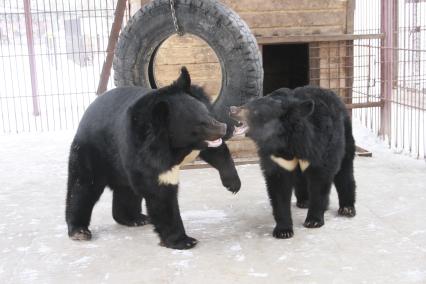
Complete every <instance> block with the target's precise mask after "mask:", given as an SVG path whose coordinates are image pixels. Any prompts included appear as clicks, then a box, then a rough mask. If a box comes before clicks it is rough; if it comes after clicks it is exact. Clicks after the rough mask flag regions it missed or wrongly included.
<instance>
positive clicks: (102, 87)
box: [27, 0, 126, 96]
mask: <svg viewBox="0 0 426 284" xmlns="http://www.w3.org/2000/svg"><path fill="white" fill-rule="evenodd" d="M27 1H28V0H27ZM125 11H126V0H118V1H117V7H116V8H115V16H114V22H113V23H112V27H111V33H110V36H109V40H108V46H107V50H106V53H107V56H106V59H105V61H104V64H103V66H102V72H101V78H100V80H99V85H98V90H97V91H96V94H97V95H98V96H99V95H101V94H103V93H104V92H105V91H106V90H107V86H108V81H109V77H110V75H111V67H112V60H113V59H114V51H115V45H116V44H117V40H118V35H119V34H120V29H121V24H122V23H123V18H124V12H125Z"/></svg>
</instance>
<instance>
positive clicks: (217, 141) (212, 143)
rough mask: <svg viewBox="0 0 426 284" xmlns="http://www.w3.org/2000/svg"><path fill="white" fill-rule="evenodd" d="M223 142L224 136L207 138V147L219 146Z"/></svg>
mask: <svg viewBox="0 0 426 284" xmlns="http://www.w3.org/2000/svg"><path fill="white" fill-rule="evenodd" d="M222 142H223V141H222V138H219V139H216V140H213V141H209V140H206V143H207V147H211V148H215V147H219V146H220V145H222Z"/></svg>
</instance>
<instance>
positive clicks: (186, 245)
mask: <svg viewBox="0 0 426 284" xmlns="http://www.w3.org/2000/svg"><path fill="white" fill-rule="evenodd" d="M197 243H198V240H196V239H194V238H191V237H185V238H184V239H182V240H179V241H176V242H173V243H171V242H166V241H161V242H160V246H162V247H167V248H172V249H179V250H183V249H190V248H193V247H195V245H196V244H197Z"/></svg>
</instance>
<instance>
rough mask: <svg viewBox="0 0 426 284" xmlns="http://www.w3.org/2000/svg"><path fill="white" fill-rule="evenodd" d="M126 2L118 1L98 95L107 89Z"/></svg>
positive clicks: (123, 0) (124, 0)
mask: <svg viewBox="0 0 426 284" xmlns="http://www.w3.org/2000/svg"><path fill="white" fill-rule="evenodd" d="M126 2H127V1H126V0H118V1H117V6H116V8H115V16H114V22H113V23H112V27H111V33H110V35H109V40H108V46H107V50H106V54H107V56H106V59H105V61H104V65H103V66H102V72H101V78H100V79H99V85H98V90H97V91H96V94H97V95H98V96H99V95H102V94H103V93H104V92H105V91H106V90H107V86H108V81H109V77H110V75H111V67H112V60H113V59H114V51H115V45H116V44H117V40H118V35H119V34H120V29H121V25H122V23H123V18H124V12H125V11H126Z"/></svg>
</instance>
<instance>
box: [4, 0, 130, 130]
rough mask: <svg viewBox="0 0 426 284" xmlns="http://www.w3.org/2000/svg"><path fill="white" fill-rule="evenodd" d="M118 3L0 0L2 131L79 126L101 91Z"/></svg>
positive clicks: (106, 0) (93, 0)
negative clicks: (99, 90)
mask: <svg viewBox="0 0 426 284" xmlns="http://www.w3.org/2000/svg"><path fill="white" fill-rule="evenodd" d="M115 6H116V0H91V1H82V0H76V1H70V0H32V1H30V0H3V1H0V70H1V74H2V76H0V86H1V88H0V133H20V132H34V131H54V130H64V129H73V128H75V127H76V125H77V124H78V121H79V120H80V118H81V116H82V114H83V112H84V110H85V109H86V108H87V106H88V105H89V104H90V103H91V102H92V101H93V99H95V97H96V95H95V91H96V87H97V84H98V81H99V75H100V73H101V68H102V64H103V62H104V59H105V54H106V53H105V51H106V48H107V43H108V37H109V29H110V27H111V24H112V21H113V17H114V9H115ZM128 16H129V13H128V11H127V13H126V17H127V18H128ZM109 87H110V88H112V87H113V84H112V83H110V84H109Z"/></svg>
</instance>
